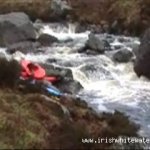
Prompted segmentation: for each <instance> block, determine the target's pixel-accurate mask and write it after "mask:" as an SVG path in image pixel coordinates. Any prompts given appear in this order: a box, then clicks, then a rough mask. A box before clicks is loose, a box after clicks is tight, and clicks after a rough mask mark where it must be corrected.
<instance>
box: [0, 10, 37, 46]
mask: <svg viewBox="0 0 150 150" xmlns="http://www.w3.org/2000/svg"><path fill="white" fill-rule="evenodd" d="M0 35H1V36H0V46H4V47H5V46H8V45H11V44H14V43H17V42H21V41H25V40H35V39H36V34H35V29H34V27H33V24H32V22H31V21H30V19H29V17H28V16H27V15H26V14H25V13H22V12H17V13H9V14H4V15H0Z"/></svg>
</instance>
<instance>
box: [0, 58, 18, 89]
mask: <svg viewBox="0 0 150 150" xmlns="http://www.w3.org/2000/svg"><path fill="white" fill-rule="evenodd" d="M20 71H21V67H20V65H19V63H18V62H17V61H15V60H10V61H8V60H6V59H5V58H0V86H1V87H4V86H5V87H14V86H15V83H16V81H17V79H18V78H19V76H20Z"/></svg>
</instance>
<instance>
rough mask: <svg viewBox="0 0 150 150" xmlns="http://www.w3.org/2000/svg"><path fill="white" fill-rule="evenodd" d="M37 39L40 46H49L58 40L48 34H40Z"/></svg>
mask: <svg viewBox="0 0 150 150" xmlns="http://www.w3.org/2000/svg"><path fill="white" fill-rule="evenodd" d="M37 41H38V42H39V43H41V45H42V46H51V44H52V43H54V42H58V39H57V38H56V37H54V36H51V35H49V34H41V35H40V36H39V38H38V39H37Z"/></svg>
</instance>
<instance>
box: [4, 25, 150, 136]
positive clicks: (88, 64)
mask: <svg viewBox="0 0 150 150" xmlns="http://www.w3.org/2000/svg"><path fill="white" fill-rule="evenodd" d="M41 32H43V33H48V34H50V35H53V36H55V37H57V38H58V39H59V40H60V41H61V43H59V44H54V45H53V46H52V47H50V48H47V49H46V50H45V51H44V52H43V53H41V54H37V55H35V54H27V55H22V54H16V55H14V56H13V57H14V58H15V59H20V58H21V57H24V58H26V59H29V60H32V61H35V62H46V61H47V59H56V60H57V62H56V63H54V64H57V65H60V66H65V67H68V68H71V69H72V72H73V76H74V78H75V79H76V80H78V81H79V82H80V83H81V84H82V85H83V87H84V89H83V90H82V91H80V93H79V96H80V97H82V99H84V100H86V101H87V102H88V104H89V105H90V106H92V107H93V108H94V109H95V110H97V111H114V110H116V109H117V110H119V111H122V112H125V113H126V114H127V115H129V116H130V118H131V119H132V120H134V121H136V122H137V123H139V124H140V125H141V130H140V134H141V135H144V136H149V137H150V130H149V128H150V117H149V116H150V83H149V80H148V79H146V78H144V77H142V78H140V79H139V78H138V77H137V76H136V74H135V73H134V71H133V64H132V63H131V62H130V63H124V64H116V63H114V62H113V61H112V60H111V52H106V55H97V56H88V55H86V54H79V53H77V50H78V49H79V48H80V47H82V46H84V44H85V42H86V40H87V39H88V34H89V32H88V31H87V32H85V33H80V34H76V33H75V32H74V26H72V25H70V26H69V28H68V27H65V26H62V25H61V26H60V25H57V26H56V25H54V24H49V25H46V26H44V28H43V29H41ZM98 36H101V37H105V36H107V35H105V34H104V35H98ZM112 37H113V38H114V39H115V40H114V41H113V42H111V43H110V44H111V47H112V48H113V49H114V51H115V46H118V45H119V46H121V47H122V48H123V47H127V48H128V49H129V50H131V51H132V47H130V46H128V45H131V44H137V45H139V44H140V42H139V40H138V38H131V37H123V36H112ZM119 38H124V39H125V42H123V43H121V42H119V40H118V39H119ZM70 39H71V40H73V41H70V42H66V43H63V42H65V41H66V40H70ZM1 51H4V50H1ZM5 55H7V54H5ZM9 57H11V56H9Z"/></svg>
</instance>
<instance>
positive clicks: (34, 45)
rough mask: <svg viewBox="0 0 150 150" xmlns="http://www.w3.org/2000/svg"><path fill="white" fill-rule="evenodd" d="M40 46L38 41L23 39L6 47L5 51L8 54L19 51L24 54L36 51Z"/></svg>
mask: <svg viewBox="0 0 150 150" xmlns="http://www.w3.org/2000/svg"><path fill="white" fill-rule="evenodd" d="M40 46H41V44H40V43H39V42H31V41H23V42H18V43H14V44H12V45H10V46H8V48H7V52H8V53H10V54H13V53H15V52H16V51H20V52H22V53H24V54H27V53H33V52H36V51H37V49H38V48H39V47H40Z"/></svg>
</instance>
